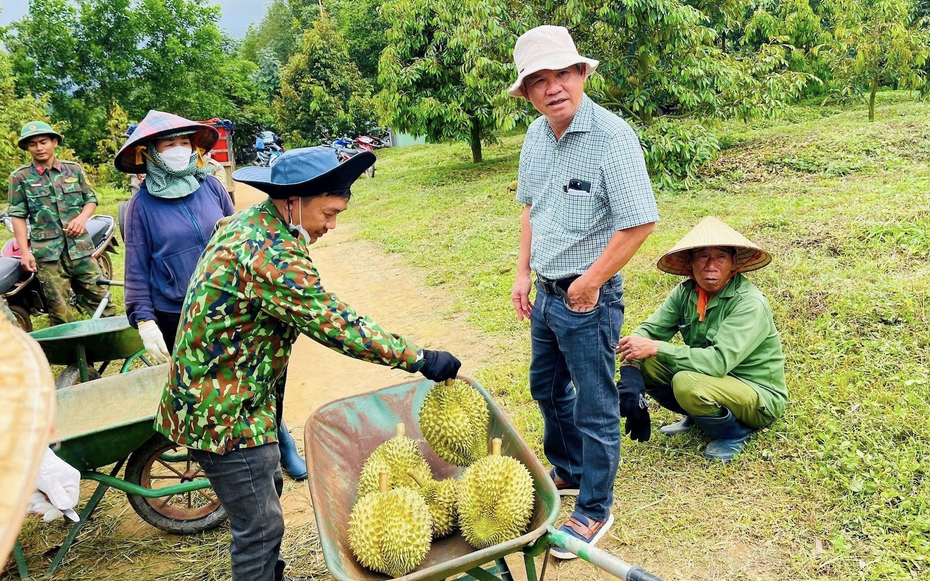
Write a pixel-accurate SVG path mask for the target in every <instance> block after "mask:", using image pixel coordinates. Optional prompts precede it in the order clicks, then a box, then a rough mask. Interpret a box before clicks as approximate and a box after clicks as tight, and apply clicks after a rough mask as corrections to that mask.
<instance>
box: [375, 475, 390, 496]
mask: <svg viewBox="0 0 930 581" xmlns="http://www.w3.org/2000/svg"><path fill="white" fill-rule="evenodd" d="M380 476H381V478H380V480H379V482H378V484H379V485H380V488H381V492H387V491H388V478H390V477H391V473H390V472H382V473H381V475H380Z"/></svg>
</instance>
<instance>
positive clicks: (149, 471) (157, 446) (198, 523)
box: [125, 434, 226, 535]
mask: <svg viewBox="0 0 930 581" xmlns="http://www.w3.org/2000/svg"><path fill="white" fill-rule="evenodd" d="M125 478H126V481H127V482H131V483H133V484H138V485H139V486H142V487H143V488H152V489H157V488H161V487H164V486H170V485H173V484H181V483H183V482H190V481H191V480H195V479H197V478H206V475H204V473H203V469H202V468H201V467H200V464H198V463H197V462H196V461H195V460H194V459H193V458H191V457H190V456H189V455H188V453H187V448H185V447H184V446H180V445H178V444H175V443H174V442H172V441H170V440H168V439H167V438H165V437H164V436H162V435H161V434H157V435H155V436H152V437H151V438H149V440H148V441H146V442H145V444H143V445H142V446H141V447H139V448H138V449H137V450H136V451H135V452H133V453H132V455H131V456H130V457H129V461H128V462H127V463H126V475H125ZM126 496H127V498H128V499H129V504H130V505H132V508H133V510H135V511H136V513H137V514H138V515H139V516H140V517H142V520H144V521H145V522H147V523H149V524H150V525H152V526H153V527H156V528H159V529H161V530H163V531H165V532H167V533H172V534H175V535H190V534H194V533H199V532H202V531H208V530H210V529H215V528H216V527H218V526H220V525H221V524H222V523H223V521H225V520H226V509H224V508H223V506H222V505H221V504H220V501H219V499H218V498H217V497H216V495H215V494H214V493H213V489H212V488H203V489H200V490H195V491H193V492H187V493H184V494H176V495H173V496H167V497H163V498H145V497H142V496H138V495H135V494H127V495H126Z"/></svg>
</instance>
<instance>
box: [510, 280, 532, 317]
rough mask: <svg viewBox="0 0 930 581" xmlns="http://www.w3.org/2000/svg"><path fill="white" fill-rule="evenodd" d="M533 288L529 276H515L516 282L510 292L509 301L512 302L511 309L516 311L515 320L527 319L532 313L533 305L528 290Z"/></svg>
mask: <svg viewBox="0 0 930 581" xmlns="http://www.w3.org/2000/svg"><path fill="white" fill-rule="evenodd" d="M532 287H533V281H531V280H530V275H526V276H520V275H518V276H517V281H516V282H515V283H513V290H511V291H510V300H512V301H513V308H514V309H515V310H516V311H517V320H519V321H522V320H523V319H529V318H530V316H531V315H532V313H533V303H532V302H531V301H530V289H531V288H532Z"/></svg>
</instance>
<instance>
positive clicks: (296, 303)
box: [156, 147, 461, 581]
mask: <svg viewBox="0 0 930 581" xmlns="http://www.w3.org/2000/svg"><path fill="white" fill-rule="evenodd" d="M374 161H375V156H374V155H373V154H371V153H367V152H366V153H361V154H359V155H357V156H355V157H353V158H351V159H349V160H348V161H346V162H344V163H342V164H340V163H339V162H338V160H337V159H336V154H335V152H334V151H333V150H332V149H329V148H324V147H311V148H303V149H295V150H291V151H288V152H286V153H284V154H282V155H281V157H280V158H279V159H278V161H277V162H276V163H275V165H274V166H272V167H270V168H264V167H250V168H245V169H241V170H239V171H237V172H235V173H234V174H233V179H235V180H236V181H240V182H243V183H246V184H248V185H251V186H253V187H255V188H257V189H259V190H261V191H263V192H265V193H266V194H268V196H269V198H268V200H266V201H265V202H264V203H262V204H258V205H255V206H252V207H251V208H249V209H246V210H244V211H241V212H239V213H237V214H235V215H233V216H231V217H229V218H224V219H223V220H221V221H220V222H219V224H218V225H217V229H216V232H215V233H214V235H213V237H212V239H211V240H210V242H209V244H208V245H207V248H206V250H205V251H204V253H203V255H202V256H201V258H200V261H199V263H198V264H197V268H196V270H195V271H194V275H193V278H192V279H191V284H190V286H189V287H188V291H187V296H186V298H185V301H184V306H183V308H182V312H181V326H180V335H179V338H178V342H177V346H176V348H175V351H174V355H173V357H172V362H171V367H170V372H169V381H168V385H167V387H166V388H165V392H164V394H163V396H162V399H161V403H160V406H159V412H158V415H157V416H156V429H157V430H158V431H160V432H161V433H163V434H164V435H166V436H167V437H168V438H170V439H171V440H173V441H175V442H178V443H179V444H182V445H185V446H187V447H189V448H190V452H191V454H192V455H193V456H194V458H195V459H196V460H197V461H198V462H199V463H200V465H201V466H202V467H203V469H204V472H205V473H206V475H207V476H208V477H209V479H210V482H211V483H212V484H213V488H214V490H215V492H216V494H217V496H218V497H219V499H220V502H221V503H222V504H223V506H224V507H225V508H226V510H227V511H228V512H229V515H230V524H231V530H232V542H231V545H230V554H231V558H232V577H233V580H234V581H244V580H248V581H265V580H268V581H270V580H280V579H282V578H283V573H284V561H283V560H282V559H281V557H280V547H281V539H282V538H283V535H284V518H283V513H282V510H281V503H280V500H279V497H280V495H281V491H282V485H283V480H282V477H281V471H280V468H279V461H280V452H279V449H278V446H276V445H273V446H268V445H266V444H273V443H276V442H277V441H278V440H279V439H280V438H285V437H288V438H289V437H290V435H289V434H286V433H283V432H279V430H278V426H279V425H280V421H281V411H282V406H283V398H284V384H285V376H286V371H287V363H288V358H289V357H290V353H291V347H292V345H293V344H294V341H296V340H297V337H298V335H300V334H304V335H307V336H308V337H310V338H312V339H313V340H314V341H317V342H318V343H321V344H323V345H326V346H328V347H331V348H332V349H334V350H337V351H341V352H343V353H344V354H346V355H348V356H350V357H354V358H357V359H364V360H366V361H370V362H372V363H377V364H381V365H388V366H391V367H395V368H400V369H404V370H406V371H409V372H411V373H414V372H420V373H422V374H423V375H424V376H425V377H427V378H428V379H431V380H433V381H443V380H446V379H451V378H454V377H456V375H457V374H458V370H459V367H460V366H461V363H460V362H459V361H458V359H456V358H455V357H453V356H452V355H451V354H449V353H447V352H444V351H429V350H424V349H421V348H420V347H418V346H417V345H415V344H413V343H412V342H410V341H408V340H406V339H404V338H403V337H400V336H397V335H393V334H391V333H388V332H387V331H385V330H383V329H382V328H381V327H379V326H378V325H377V324H376V323H375V322H374V321H372V320H370V319H368V318H367V317H364V316H362V315H359V314H357V313H356V312H355V311H354V310H353V309H352V307H351V306H349V305H347V304H345V303H343V302H341V301H340V300H339V299H338V298H336V296H335V295H333V294H331V293H328V292H327V291H326V290H325V289H324V288H323V285H322V282H321V280H320V275H319V273H318V272H317V270H316V267H315V266H314V265H313V263H312V261H311V260H310V255H309V246H310V245H311V244H313V243H314V242H316V241H317V240H319V238H320V237H321V236H323V235H324V234H325V233H326V232H328V231H329V230H331V229H333V228H335V227H336V218H337V216H338V215H339V213H341V212H342V211H344V210H345V209H346V208H347V206H348V203H349V199H350V197H351V190H350V188H351V186H352V184H353V182H355V180H356V179H357V178H358V177H359V176H360V175H361V174H362V173H363V172H364V171H365V169H367V168H368V167H370V166H371V165H372V164H373V163H374Z"/></svg>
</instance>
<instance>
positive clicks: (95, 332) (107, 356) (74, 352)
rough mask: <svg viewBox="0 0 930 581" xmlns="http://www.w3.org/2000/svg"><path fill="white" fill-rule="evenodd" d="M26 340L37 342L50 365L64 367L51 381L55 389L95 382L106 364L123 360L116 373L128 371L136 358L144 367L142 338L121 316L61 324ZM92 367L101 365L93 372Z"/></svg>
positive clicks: (33, 334)
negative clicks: (53, 380)
mask: <svg viewBox="0 0 930 581" xmlns="http://www.w3.org/2000/svg"><path fill="white" fill-rule="evenodd" d="M29 336H30V337H32V338H33V339H35V340H36V341H38V342H39V345H40V346H41V347H42V351H44V352H45V357H46V358H47V359H48V362H49V363H50V364H51V365H64V366H66V367H65V370H64V371H62V372H61V373H60V374H59V375H58V377H57V378H55V387H56V388H58V389H61V388H63V387H69V386H71V385H74V384H77V383H84V382H86V381H90V380H94V379H99V378H100V376H101V375H103V372H104V371H105V370H106V368H107V366H108V365H109V364H110V362H111V361H115V360H118V359H123V360H124V361H123V366H122V369H121V370H120V373H126V372H127V371H129V368H130V366H131V365H132V363H133V361H135V360H136V359H139V358H141V359H142V361H144V362H145V363H146V364H148V361H146V360H145V358H144V357H142V356H143V355H144V354H145V349H144V348H143V346H142V338H141V337H139V332H138V331H137V330H135V329H133V328H132V326H131V325H130V324H129V319H128V318H126V317H124V316H120V317H107V318H103V319H88V320H86V321H75V322H73V323H64V324H61V325H56V326H54V327H49V328H47V329H42V330H40V331H33V332H32V333H29ZM95 363H100V364H101V365H100V366H99V367H97V368H95V367H94V364H95Z"/></svg>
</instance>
